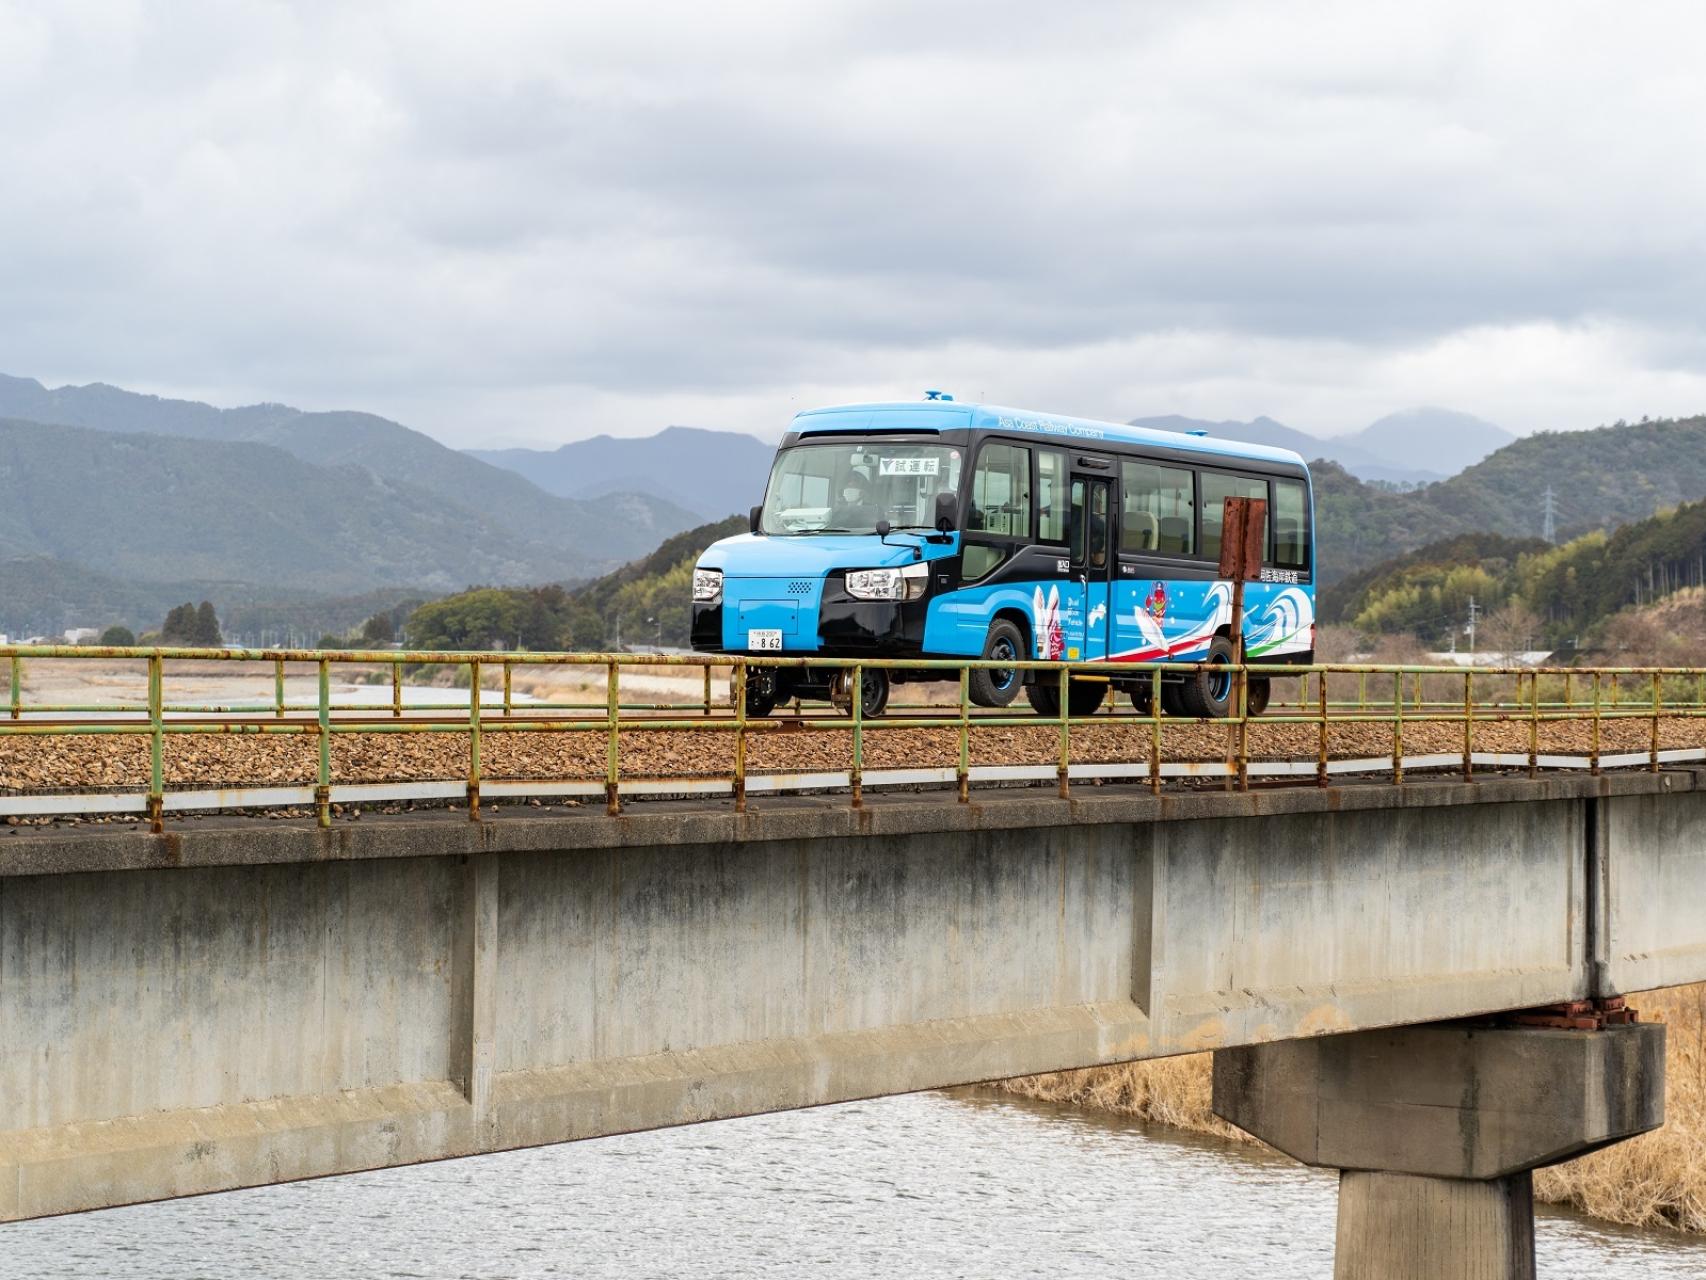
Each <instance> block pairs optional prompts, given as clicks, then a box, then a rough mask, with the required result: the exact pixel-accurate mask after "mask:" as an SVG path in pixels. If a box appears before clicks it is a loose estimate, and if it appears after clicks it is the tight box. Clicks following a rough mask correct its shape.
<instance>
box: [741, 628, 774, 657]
mask: <svg viewBox="0 0 1706 1280" xmlns="http://www.w3.org/2000/svg"><path fill="white" fill-rule="evenodd" d="M746 647H747V648H748V649H751V650H752V651H753V652H754V653H763V652H765V651H767V650H768V651H773V652H780V651H781V648H782V632H781V630H780V629H776V630H766V631H748V632H747V633H746Z"/></svg>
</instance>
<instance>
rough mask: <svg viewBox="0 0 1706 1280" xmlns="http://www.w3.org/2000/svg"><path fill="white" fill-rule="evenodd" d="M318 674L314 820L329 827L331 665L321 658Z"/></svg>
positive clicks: (330, 819)
mask: <svg viewBox="0 0 1706 1280" xmlns="http://www.w3.org/2000/svg"><path fill="white" fill-rule="evenodd" d="M318 674H319V677H320V697H319V699H318V701H319V706H318V708H317V711H318V716H317V719H318V722H319V723H318V726H317V727H318V731H319V738H320V763H319V768H318V770H317V771H316V773H315V775H314V818H315V821H317V822H318V823H319V824H320V825H321V826H322V827H329V826H331V825H332V671H331V664H330V663H328V662H327V661H326V659H325V658H323V657H322V658H321V659H320V664H319V672H318Z"/></svg>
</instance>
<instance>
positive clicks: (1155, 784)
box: [1149, 667, 1161, 795]
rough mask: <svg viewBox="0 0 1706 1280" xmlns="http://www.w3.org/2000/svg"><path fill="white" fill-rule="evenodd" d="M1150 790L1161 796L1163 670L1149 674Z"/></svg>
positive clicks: (1157, 668)
mask: <svg viewBox="0 0 1706 1280" xmlns="http://www.w3.org/2000/svg"><path fill="white" fill-rule="evenodd" d="M1149 720H1150V724H1149V790H1150V793H1151V794H1152V795H1160V794H1161V668H1160V667H1156V668H1155V669H1154V670H1152V671H1151V672H1150V673H1149Z"/></svg>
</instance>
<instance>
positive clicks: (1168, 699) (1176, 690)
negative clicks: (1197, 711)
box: [1161, 680, 1190, 719]
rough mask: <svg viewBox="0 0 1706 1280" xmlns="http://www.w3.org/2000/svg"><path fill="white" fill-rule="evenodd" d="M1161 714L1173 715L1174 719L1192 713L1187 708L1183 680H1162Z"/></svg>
mask: <svg viewBox="0 0 1706 1280" xmlns="http://www.w3.org/2000/svg"><path fill="white" fill-rule="evenodd" d="M1161 714H1162V715H1164V716H1172V717H1173V718H1174V719H1183V718H1184V717H1185V716H1188V715H1190V712H1189V711H1186V710H1185V686H1184V685H1183V684H1182V683H1181V682H1179V681H1177V680H1163V681H1162V682H1161Z"/></svg>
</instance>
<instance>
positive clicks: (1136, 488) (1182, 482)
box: [1120, 461, 1196, 556]
mask: <svg viewBox="0 0 1706 1280" xmlns="http://www.w3.org/2000/svg"><path fill="white" fill-rule="evenodd" d="M1191 497H1192V486H1191V473H1190V472H1189V471H1186V470H1184V469H1183V468H1180V467H1162V466H1157V465H1156V464H1155V463H1152V462H1131V461H1123V462H1121V463H1120V550H1121V551H1123V552H1125V553H1126V554H1127V555H1132V554H1142V553H1143V552H1146V551H1148V552H1159V553H1160V554H1162V555H1170V556H1188V555H1190V554H1191V544H1192V542H1193V541H1194V539H1193V536H1192V535H1193V534H1194V533H1195V531H1196V521H1195V520H1194V519H1193V518H1192V510H1191Z"/></svg>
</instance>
